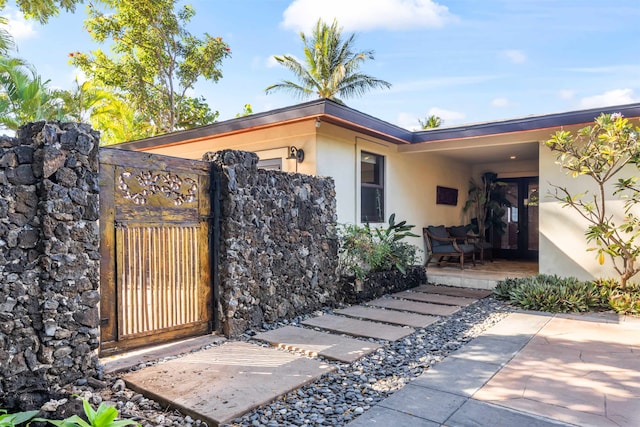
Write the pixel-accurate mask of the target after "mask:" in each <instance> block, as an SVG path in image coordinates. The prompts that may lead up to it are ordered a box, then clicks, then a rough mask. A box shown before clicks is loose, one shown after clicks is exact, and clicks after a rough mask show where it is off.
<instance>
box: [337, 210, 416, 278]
mask: <svg viewBox="0 0 640 427" xmlns="http://www.w3.org/2000/svg"><path fill="white" fill-rule="evenodd" d="M413 227H414V226H413V225H408V224H407V222H406V221H401V222H399V223H396V222H395V214H392V215H391V216H390V217H389V224H388V226H387V227H386V228H372V227H371V226H369V224H365V225H355V224H347V225H343V226H342V227H341V228H340V230H339V231H340V251H339V254H340V272H341V273H342V274H344V275H351V276H355V277H356V278H357V279H360V280H362V279H364V278H365V277H366V275H367V274H368V273H369V272H376V271H386V270H393V269H397V270H399V271H400V272H401V273H403V274H404V273H406V268H407V267H409V266H412V265H414V264H415V263H416V262H417V251H418V249H417V248H416V247H415V246H414V245H411V244H409V243H406V242H403V241H402V240H403V239H405V238H406V237H418V236H417V235H416V234H414V233H412V232H411V229H412V228H413Z"/></svg>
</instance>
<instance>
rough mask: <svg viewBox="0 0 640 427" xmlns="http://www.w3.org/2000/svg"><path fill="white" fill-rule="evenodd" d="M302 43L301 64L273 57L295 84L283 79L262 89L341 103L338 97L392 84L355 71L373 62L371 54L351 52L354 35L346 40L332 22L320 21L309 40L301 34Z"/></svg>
mask: <svg viewBox="0 0 640 427" xmlns="http://www.w3.org/2000/svg"><path fill="white" fill-rule="evenodd" d="M300 38H301V39H302V43H303V44H304V62H303V63H301V62H300V61H298V60H297V59H296V58H294V57H293V56H290V55H282V56H275V57H274V58H275V59H276V61H278V63H280V64H281V65H283V66H285V67H286V68H288V69H289V70H291V71H292V72H293V74H294V75H295V77H296V78H297V80H298V83H296V82H293V81H291V80H283V81H282V82H280V83H277V84H274V85H271V86H269V87H267V88H266V89H265V92H266V93H270V92H273V91H276V90H284V91H288V92H291V93H292V94H293V95H294V96H296V97H297V98H299V99H305V98H309V97H311V96H313V95H314V94H315V95H317V96H318V97H319V98H329V99H332V100H334V101H337V102H341V103H342V101H341V100H340V98H348V97H354V96H362V95H363V94H364V93H366V92H367V91H369V90H371V89H374V88H389V87H391V84H390V83H388V82H386V81H384V80H379V79H376V78H374V77H372V76H370V75H367V74H363V73H361V72H359V71H358V69H359V68H360V66H361V65H362V63H363V62H364V61H365V60H367V59H373V51H372V50H367V51H362V52H356V51H354V47H353V44H354V42H355V34H352V35H350V36H349V37H347V38H346V39H344V38H343V36H342V27H338V22H337V21H336V20H334V21H333V24H331V26H329V25H327V24H326V23H324V22H323V21H322V19H319V20H318V22H317V23H316V26H315V28H314V30H313V32H312V34H311V37H310V38H307V36H306V35H305V34H304V33H302V32H301V33H300Z"/></svg>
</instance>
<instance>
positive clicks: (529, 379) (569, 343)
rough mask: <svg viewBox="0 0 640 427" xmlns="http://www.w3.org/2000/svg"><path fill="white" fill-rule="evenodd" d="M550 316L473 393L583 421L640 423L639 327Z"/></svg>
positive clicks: (518, 407) (517, 407)
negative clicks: (513, 355)
mask: <svg viewBox="0 0 640 427" xmlns="http://www.w3.org/2000/svg"><path fill="white" fill-rule="evenodd" d="M547 319H548V321H547V323H546V324H545V325H544V326H543V327H542V328H541V329H540V330H539V331H538V332H537V335H536V336H535V337H533V338H532V339H531V341H530V342H529V343H528V344H527V345H526V346H525V347H524V348H523V349H522V350H521V351H520V352H519V353H518V354H517V355H516V356H515V357H514V358H513V359H512V360H511V362H510V363H509V364H508V365H507V366H506V367H504V368H503V369H502V370H501V371H500V372H498V373H497V374H496V375H495V376H494V377H493V378H492V379H491V381H489V382H488V383H487V384H486V385H485V386H484V387H483V388H482V389H481V390H480V391H478V392H477V393H476V394H475V395H474V396H473V397H474V399H478V400H482V401H486V402H491V403H494V404H498V405H501V406H504V407H507V408H510V409H513V410H520V411H525V412H529V413H534V414H537V415H541V416H545V417H550V418H553V419H556V420H560V421H563V422H566V423H571V424H577V425H581V426H608V425H610V426H613V425H627V426H637V425H640V357H639V356H638V353H637V352H636V350H635V349H637V346H638V344H640V328H639V327H638V326H636V325H627V324H618V325H616V324H611V323H600V322H590V321H589V322H587V321H580V320H574V319H565V318H559V317H554V318H547ZM489 332H491V330H490V331H489Z"/></svg>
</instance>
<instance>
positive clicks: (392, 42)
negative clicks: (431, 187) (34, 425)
mask: <svg viewBox="0 0 640 427" xmlns="http://www.w3.org/2000/svg"><path fill="white" fill-rule="evenodd" d="M185 3H189V4H191V5H192V6H193V7H194V8H195V10H196V16H195V17H194V18H193V19H192V21H191V23H190V24H189V26H188V30H189V31H190V32H191V33H192V34H193V35H195V36H201V35H202V34H204V33H205V32H207V33H209V34H210V35H212V36H214V37H218V36H220V37H223V39H224V40H225V41H226V42H227V43H228V44H229V45H230V47H231V57H230V58H227V59H225V60H224V62H223V64H222V72H223V78H222V79H220V80H219V81H218V82H217V83H213V82H208V81H200V82H198V84H197V85H196V87H195V89H194V91H193V93H192V95H197V96H204V97H205V99H206V100H207V102H208V104H209V106H210V107H211V108H212V109H213V110H217V111H219V112H220V117H219V120H226V119H231V118H234V117H235V116H236V114H238V113H241V112H242V111H243V107H244V105H245V104H251V106H252V109H253V112H254V113H258V112H264V111H269V110H272V109H275V108H281V107H286V106H290V105H294V104H297V103H299V102H303V101H306V100H300V99H296V98H293V97H292V96H291V95H290V94H289V93H285V92H279V93H273V94H269V95H267V94H265V91H264V89H265V88H266V87H267V86H269V85H271V84H274V83H277V82H279V81H281V80H284V79H291V78H292V77H293V76H292V75H291V74H290V73H289V72H288V70H286V69H285V68H284V67H282V66H280V65H278V64H277V63H276V62H275V61H274V59H273V56H274V55H282V54H290V55H294V56H296V57H298V58H301V57H302V42H301V40H300V35H299V34H300V32H301V31H302V32H305V33H307V34H308V33H310V29H311V27H312V26H313V24H314V23H315V22H316V21H317V19H318V18H323V19H324V20H325V21H329V22H330V21H332V20H333V19H337V20H338V23H339V25H341V26H342V27H343V33H345V34H350V33H355V34H356V42H355V46H356V49H357V50H373V51H374V52H375V54H374V57H375V59H374V60H370V61H367V62H365V63H364V64H363V66H362V68H361V71H363V72H365V73H367V74H370V75H372V76H374V77H376V78H379V79H383V80H386V81H388V82H390V83H391V84H392V87H391V89H388V90H385V89H375V90H373V91H371V92H368V93H367V94H365V95H364V96H362V97H360V98H350V99H345V100H344V101H345V103H346V104H347V105H348V106H349V107H351V108H354V109H356V110H359V111H361V112H363V113H366V114H369V115H371V116H374V117H377V118H379V119H382V120H385V121H387V122H389V123H393V124H395V125H398V126H401V127H404V128H407V129H415V128H417V127H418V120H419V119H424V118H425V117H426V116H428V115H431V114H435V115H437V116H439V117H441V118H442V119H443V120H444V123H443V125H444V126H455V125H460V124H467V123H477V122H485V121H493V120H502V119H509V118H518V117H524V116H529V115H536V114H547V113H557V112H563V111H572V110H580V109H585V108H595V107H603V106H610V105H621V104H628V103H633V102H640V25H638V22H640V4H639V3H638V0H617V1H615V2H604V1H602V0H599V1H593V0H449V1H447V0H438V1H435V0H434V1H432V0H323V1H319V0H191V1H188V2H185ZM180 4H182V3H180ZM3 14H4V16H6V17H8V18H9V20H10V32H11V33H12V34H13V35H14V37H15V39H16V43H17V46H18V53H17V55H18V56H20V57H21V58H23V59H26V60H27V61H28V62H30V63H31V64H33V65H34V66H35V67H36V69H37V70H38V72H39V74H40V75H41V76H42V77H43V78H44V79H45V80H46V79H48V80H50V86H51V87H54V88H65V89H69V88H71V87H72V86H73V82H74V79H75V77H76V76H77V75H78V72H77V70H75V69H74V68H73V67H72V66H71V65H69V63H68V59H69V58H68V54H69V53H70V52H76V51H80V52H89V51H91V50H95V49H97V48H99V47H102V48H105V47H104V46H100V45H98V44H97V43H95V42H93V41H92V40H91V38H90V37H89V34H88V32H87V31H86V30H85V29H84V28H83V20H84V19H85V17H86V14H85V9H84V7H83V6H79V7H78V9H77V10H76V12H75V13H73V14H72V13H63V14H61V15H59V16H57V17H53V18H52V19H51V20H50V21H49V23H48V24H45V25H40V24H38V23H37V22H32V21H25V20H24V19H23V18H22V17H21V15H20V13H19V12H17V10H16V8H15V7H11V6H10V7H8V8H6V9H5V10H4V12H3ZM106 48H107V49H108V47H106ZM308 100H310V99H308Z"/></svg>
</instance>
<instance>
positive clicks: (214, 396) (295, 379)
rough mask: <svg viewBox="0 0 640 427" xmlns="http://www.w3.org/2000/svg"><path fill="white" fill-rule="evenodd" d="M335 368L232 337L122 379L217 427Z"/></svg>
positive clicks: (147, 393)
mask: <svg viewBox="0 0 640 427" xmlns="http://www.w3.org/2000/svg"><path fill="white" fill-rule="evenodd" d="M334 369H335V367H332V366H330V365H328V364H326V363H323V362H319V361H317V360H312V359H308V358H305V357H301V356H296V355H293V354H291V353H287V352H284V351H281V350H276V349H273V348H265V347H262V346H259V345H253V344H247V343H243V342H227V343H224V344H222V345H221V346H218V347H213V348H210V349H207V350H203V351H200V352H197V353H192V354H189V355H187V356H184V357H181V358H178V359H173V360H171V361H169V362H166V363H160V364H158V365H155V366H150V367H147V368H144V369H142V370H140V371H136V372H132V373H129V374H126V375H124V376H123V379H124V380H125V382H126V383H127V385H128V386H129V387H130V388H131V389H133V390H136V391H138V392H139V393H142V394H144V395H145V396H148V397H150V398H152V399H154V400H156V401H158V402H160V403H161V404H163V405H169V406H171V407H175V408H178V409H180V410H182V411H183V412H184V413H186V414H190V415H192V416H197V417H198V418H200V419H204V420H205V421H206V422H207V423H209V425H210V426H216V425H218V424H220V423H227V422H230V421H232V420H233V419H235V418H237V417H238V416H241V415H242V414H244V413H246V412H248V411H250V410H251V409H253V408H255V407H257V406H260V405H263V404H266V403H268V402H270V401H272V400H274V399H276V398H278V397H279V396H281V395H283V394H285V393H287V392H289V391H291V390H294V389H296V388H299V387H302V386H303V385H305V384H307V383H310V382H312V381H314V380H316V379H317V378H319V377H320V376H321V375H323V374H325V373H327V372H330V371H332V370H334Z"/></svg>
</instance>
